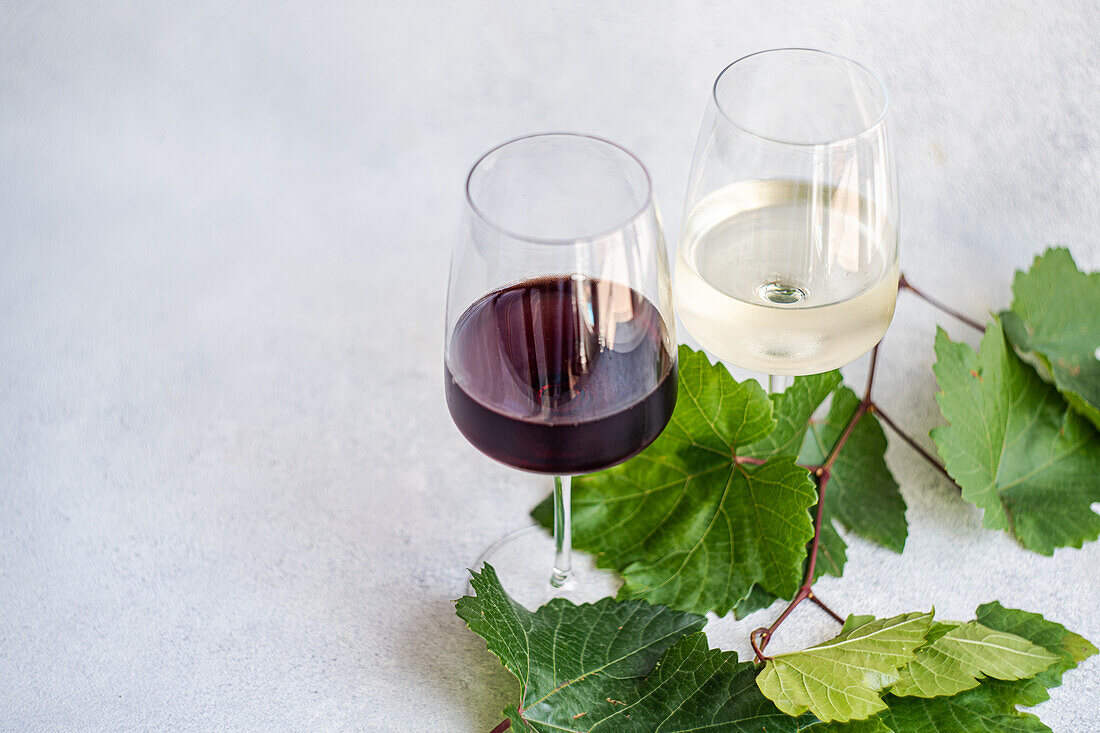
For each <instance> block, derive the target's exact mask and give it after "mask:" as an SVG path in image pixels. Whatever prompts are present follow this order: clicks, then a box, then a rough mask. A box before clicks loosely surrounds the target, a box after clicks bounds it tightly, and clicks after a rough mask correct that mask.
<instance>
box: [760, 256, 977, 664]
mask: <svg viewBox="0 0 1100 733" xmlns="http://www.w3.org/2000/svg"><path fill="white" fill-rule="evenodd" d="M898 288H899V289H900V290H908V291H909V292H911V293H913V294H914V295H916V296H917V297H918V298H921V299H922V300H924V301H925V302H927V303H929V304H930V305H932V306H933V307H935V308H938V309H939V310H941V311H943V312H944V313H946V314H947V315H949V316H952V317H954V318H956V319H958V320H959V321H961V322H962V323H965V324H966V325H968V326H970V327H971V328H974V329H977V330H978V331H981V332H983V333H984V332H985V328H984V327H983V326H982V325H981V324H980V323H978V322H977V321H975V320H973V319H971V318H968V317H967V316H965V315H963V314H962V313H959V312H958V311H956V310H954V309H952V308H949V307H948V306H946V305H944V304H943V303H941V302H939V301H938V300H935V299H934V298H931V297H929V296H928V295H926V294H925V293H924V292H922V291H920V290H918V289H917V288H915V287H913V285H912V283H910V282H909V281H908V280H907V279H906V278H905V275H902V276H901V278H900V279H899V281H898ZM877 364H878V346H877V345H876V346H875V348H874V349H873V350H872V351H871V367H870V369H869V370H868V374H867V388H866V389H865V390H864V392H863V399H862V400H860V403H859V407H857V408H856V411H855V412H854V413H853V414H852V417H851V418H850V419H849V420H848V424H847V425H846V426H845V427H844V432H843V433H841V435H840V439H839V440H837V442H836V445H834V446H833V448H832V450H831V451H830V452H829V456H828V458H826V459H825V462H824V463H822V464H821V466H819V467H817V468H816V469H813V468H810V467H807V468H810V471H811V473H812V474H813V475H814V478H815V479H816V480H817V513H816V516H815V517H814V537H813V540H812V541H811V542H810V549H809V555H808V557H807V561H806V574H805V576H804V579H803V581H802V586H801V587H800V588H799V589H798V592H797V593H796V594H795V596H794V598H792V599H791V602H790V603H789V604H788V605H787V607H786V608H785V609H784V610H783V612H782V613H781V614H779V618H777V619H776V620H775V621H774V622H773V623H772V625H771V626H768V627H761V628H758V629H756V630H755V631H753V632H752V633H751V634H749V643H750V644H751V645H752V650H753V652H754V653H755V654H756V659H757V660H758V661H760V662H766V661H767V660H768V659H770V658H771V657H769V656H767V655H766V654H764V647H766V646H767V645H768V642H769V641H771V639H772V637H773V636H774V635H775V632H776V629H778V628H779V627H780V626H781V625H782V624H783V622H784V621H786V620H787V617H788V616H790V615H791V612H792V611H794V609H795V608H796V607H798V605H799V604H800V603H802V601H804V600H806V599H810V600H811V601H813V602H814V603H815V604H817V606H818V607H820V608H821V609H822V610H823V611H825V612H826V613H828V614H829V615H830V616H832V617H833V619H835V620H836V621H837V623H841V624H842V623H844V619H843V618H841V616H840V615H839V614H837V613H836V612H834V611H833V610H832V609H831V608H829V607H828V606H826V605H825V603H824V602H822V600H821V599H820V598H818V597H817V596H816V595H814V592H813V584H814V570H815V568H816V566H817V554H818V550H819V547H820V543H821V528H822V521H823V519H824V507H825V489H826V487H827V486H828V484H829V477H830V476H831V472H832V468H833V464H834V463H835V462H836V459H837V456H839V455H840V451H841V450H843V449H844V446H845V444H846V443H847V442H848V439H849V438H850V437H851V435H852V431H854V430H855V429H856V425H857V424H858V423H859V421H860V419H861V418H862V417H863V416H864V415H866V414H867V413H868V412H872V413H875V414H876V415H878V417H879V418H881V419H882V421H883V422H884V423H886V425H887V426H888V427H889V428H890V429H891V430H892V431H894V433H896V434H897V435H898V437H900V438H901V439H902V440H904V441H905V443H906V444H907V445H908V446H909V447H910V448H912V449H913V450H915V451H916V452H917V453H918V454H920V455H921V456H922V457H923V458H924V459H925V460H926V461H928V462H929V463H930V464H932V466H934V467H935V468H936V470H937V471H939V472H940V473H942V474H943V475H944V476H946V477H947V479H948V480H949V481H951V483H952V484H955V480H954V479H952V478H951V475H950V474H948V473H947V469H946V468H944V466H943V464H941V463H940V462H939V461H937V460H936V459H935V458H934V457H933V456H932V454H931V453H929V452H928V451H927V450H925V449H924V448H922V447H921V445H920V444H919V443H917V441H916V440H914V439H913V437H912V436H910V435H909V434H908V433H906V432H905V431H904V430H902V429H901V428H900V427H898V425H897V423H895V422H894V421H893V420H892V419H891V418H890V416H889V415H887V414H886V413H884V412H883V411H882V410H881V409H879V407H878V406H877V405H876V404H875V403H874V401H872V399H871V388H872V387H873V386H874V383H875V371H876V367H877ZM955 485H956V488H957V484H955Z"/></svg>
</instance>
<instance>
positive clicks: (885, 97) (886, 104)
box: [710, 46, 890, 148]
mask: <svg viewBox="0 0 1100 733" xmlns="http://www.w3.org/2000/svg"><path fill="white" fill-rule="evenodd" d="M788 51H804V52H807V53H814V54H821V55H822V56H829V57H832V58H834V59H839V60H840V61H843V62H845V63H848V64H851V65H852V66H855V67H857V68H859V69H861V70H862V71H863V72H864V73H865V74H867V76H869V77H870V78H871V79H872V80H874V82H875V84H877V85H878V88H879V89H880V90H881V91H882V109H881V110H879V114H878V117H876V118H875V120H874V122H872V123H871V124H869V125H867V126H866V127H865V128H864V129H863V130H861V131H860V132H857V133H856V134H854V135H846V136H844V137H838V138H835V139H833V140H822V141H819V142H801V141H798V140H784V139H782V138H777V137H770V136H768V135H763V134H761V133H759V132H755V131H753V130H750V129H748V128H747V127H745V126H744V125H742V124H741V123H739V122H737V120H735V119H733V116H732V115H730V114H729V113H728V112H727V111H726V110H724V109H723V108H722V103H721V102H719V101H718V84H719V83H720V82H721V81H722V77H724V76H725V75H726V72H728V71H729V70H730V69H732V68H733V67H734V66H737V64H739V63H741V62H742V61H746V60H748V59H751V58H753V57H754V56H762V55H764V54H771V53H785V52H788ZM710 98H711V101H713V102H714V106H715V107H716V108H717V109H718V112H719V114H721V115H722V117H723V118H725V120H726V121H727V122H729V123H730V124H731V125H733V126H734V127H736V128H737V129H738V130H740V131H742V132H744V133H745V134H746V135H751V136H752V137H755V138H757V139H759V140H764V141H765V142H769V143H776V144H778V145H791V146H798V147H807V148H820V147H828V146H831V145H848V144H851V143H854V142H856V141H858V140H860V139H861V138H864V137H868V136H869V135H871V133H873V132H874V131H875V130H876V129H877V128H879V127H881V126H882V125H883V123H884V122H885V120H886V113H887V111H888V110H889V109H890V91H889V90H888V89H887V88H886V85H885V84H883V83H882V80H881V79H879V78H878V75H877V74H876V73H875V72H873V71H871V70H870V69H868V68H867V67H866V66H865V65H864V64H862V63H860V62H859V61H856V60H855V59H853V58H850V57H848V56H844V55H842V54H839V53H833V52H832V51H824V50H822V49H820V48H810V47H808V46H788V47H779V48H766V49H764V50H762V51H754V52H752V53H750V54H746V55H744V56H742V57H740V58H738V59H736V60H735V61H733V62H731V63H729V64H727V65H726V66H725V68H723V69H722V70H721V71H720V72H718V76H716V77H715V79H714V84H713V85H712V86H711V92H710Z"/></svg>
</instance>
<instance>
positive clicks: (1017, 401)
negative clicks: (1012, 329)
mask: <svg viewBox="0 0 1100 733" xmlns="http://www.w3.org/2000/svg"><path fill="white" fill-rule="evenodd" d="M936 357H937V361H936V364H935V366H934V367H933V369H934V371H935V373H936V379H937V381H938V382H939V385H940V390H941V391H940V393H939V394H937V395H936V400H937V402H939V404H940V410H941V411H942V412H943V416H944V418H945V419H946V420H947V422H948V423H949V424H948V425H945V426H941V427H938V428H935V429H934V430H933V431H932V439H933V440H934V441H935V443H936V446H937V448H938V449H939V453H940V456H941V457H942V458H943V460H944V464H945V466H946V468H947V471H948V473H949V474H950V475H951V477H952V478H953V479H954V480H955V482H956V483H958V485H959V486H960V487H961V488H962V495H963V498H964V499H966V500H967V501H970V502H973V503H974V504H976V505H977V506H978V507H980V508H982V509H984V510H985V512H984V517H983V524H984V525H985V526H986V527H989V528H991V529H1007V530H1010V531H1012V532H1013V534H1015V536H1016V537H1017V539H1019V541H1020V542H1021V543H1022V544H1023V545H1024V546H1025V547H1027V548H1028V549H1030V550H1034V551H1036V552H1040V553H1042V554H1044V555H1050V554H1052V553H1053V552H1054V549H1055V548H1056V547H1065V546H1073V547H1081V545H1082V543H1083V542H1085V541H1086V540H1094V539H1096V537H1097V535H1100V516H1098V515H1097V514H1096V513H1094V512H1093V511H1092V510H1091V508H1090V504H1091V503H1092V502H1095V501H1100V481H1098V480H1097V478H1096V477H1097V475H1098V474H1100V434H1097V432H1096V429H1095V428H1094V427H1093V425H1092V424H1091V423H1089V422H1088V421H1087V420H1085V419H1084V418H1082V417H1081V416H1080V415H1078V414H1077V413H1076V412H1075V411H1073V410H1072V409H1070V408H1068V407H1067V406H1066V403H1065V400H1063V399H1062V397H1061V395H1059V394H1058V391H1057V390H1055V389H1054V388H1053V387H1051V386H1050V385H1048V384H1047V383H1046V382H1044V381H1043V380H1042V379H1040V378H1039V376H1038V375H1037V374H1036V373H1035V370H1034V369H1032V368H1031V367H1029V366H1028V365H1027V364H1025V363H1024V362H1023V361H1021V360H1020V358H1019V357H1018V356H1017V355H1016V353H1015V352H1014V351H1012V349H1010V348H1009V347H1008V344H1007V342H1006V341H1005V337H1004V334H1003V332H1002V330H1001V325H1000V322H999V321H998V320H997V319H996V318H994V319H993V321H992V322H991V323H990V325H989V327H988V328H987V329H986V332H985V336H983V338H982V342H981V349H980V351H979V352H977V353H976V352H975V351H974V350H973V349H972V348H970V347H969V346H967V345H966V344H961V343H954V342H952V341H951V340H950V339H949V338H948V337H947V334H946V333H944V331H943V330H942V329H940V330H938V331H937V333H936Z"/></svg>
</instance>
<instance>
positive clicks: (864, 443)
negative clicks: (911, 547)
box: [799, 387, 908, 561]
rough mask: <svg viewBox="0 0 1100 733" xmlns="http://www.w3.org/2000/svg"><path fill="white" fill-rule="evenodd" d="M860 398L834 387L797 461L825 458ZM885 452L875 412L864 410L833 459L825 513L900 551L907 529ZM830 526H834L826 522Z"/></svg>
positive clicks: (822, 459)
mask: <svg viewBox="0 0 1100 733" xmlns="http://www.w3.org/2000/svg"><path fill="white" fill-rule="evenodd" d="M859 402H860V400H859V397H857V396H856V393H855V392H853V391H852V390H850V389H848V388H847V387H841V388H840V389H839V390H837V392H836V394H834V395H833V404H832V407H831V408H830V410H829V416H828V417H827V418H826V419H825V421H824V422H823V423H815V424H813V425H812V426H811V427H810V432H809V434H808V435H807V436H806V441H805V443H804V444H803V446H802V452H801V454H800V456H799V458H800V460H801V462H802V463H804V464H809V465H812V464H818V463H821V462H823V461H824V460H825V458H826V456H827V455H828V454H829V451H831V450H832V448H833V446H834V445H836V442H837V441H838V440H840V436H841V434H842V433H843V432H844V428H845V427H846V426H847V425H848V421H849V420H850V419H851V417H852V415H854V414H855V412H856V409H857V408H858V407H859ZM885 456H886V435H885V434H884V433H883V432H882V426H881V425H879V422H878V420H877V419H876V418H875V416H874V415H872V414H870V413H868V414H865V415H864V416H863V417H861V418H860V420H859V422H858V423H856V426H855V428H854V429H853V430H852V434H851V436H849V438H848V442H847V443H846V444H845V445H844V450H842V451H841V452H840V454H839V455H838V456H837V459H836V463H834V464H833V469H832V475H831V477H830V478H829V483H828V485H827V487H826V491H825V516H826V517H827V518H829V519H835V520H836V521H838V522H840V524H842V525H843V526H844V527H846V528H847V529H848V530H849V531H850V532H853V533H855V534H857V535H859V536H860V537H863V538H865V539H868V540H871V541H872V542H875V543H877V544H880V545H882V546H883V547H886V548H888V549H891V550H893V551H894V552H901V551H902V549H904V547H905V538H906V536H907V535H908V525H907V524H906V521H905V500H904V499H902V497H901V492H900V490H899V488H898V482H897V481H895V480H894V476H893V474H891V473H890V469H889V468H888V467H887V466H886V459H885ZM830 524H831V523H830ZM829 530H830V531H835V530H832V527H831V526H830V527H829ZM823 531H824V530H823ZM819 561H820V558H819Z"/></svg>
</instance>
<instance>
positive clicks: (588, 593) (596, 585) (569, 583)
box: [466, 524, 621, 611]
mask: <svg viewBox="0 0 1100 733" xmlns="http://www.w3.org/2000/svg"><path fill="white" fill-rule="evenodd" d="M485 563H489V564H490V565H492V566H493V569H494V570H496V571H497V576H498V577H499V578H500V583H501V585H503V586H504V590H506V591H507V592H508V595H510V596H511V597H512V598H513V599H514V600H515V601H516V602H517V603H519V604H521V605H523V606H524V607H525V608H527V609H528V610H531V611H533V610H535V609H536V608H538V607H539V606H542V605H543V604H545V603H546V602H548V601H550V600H551V599H553V598H565V599H567V600H570V601H572V602H573V603H592V602H594V601H598V600H599V599H601V598H604V597H606V596H612V595H615V593H616V592H618V590H619V585H620V584H621V583H620V581H619V579H618V577H617V576H615V574H614V573H610V572H608V571H606V570H600V569H598V568H597V567H596V566H595V564H594V563H593V561H592V558H591V557H590V556H589V555H587V554H585V553H583V552H576V551H574V552H573V567H572V568H571V570H570V571H569V575H568V577H564V578H563V577H561V576H560V574H559V573H557V572H556V571H555V569H554V567H553V565H554V538H553V537H551V536H550V535H549V534H548V533H547V532H546V530H544V529H543V528H542V527H540V526H538V525H536V524H532V525H529V526H527V527H522V528H520V529H517V530H516V531H514V532H509V533H508V534H506V535H504V536H503V537H501V538H500V539H499V540H497V541H496V542H494V543H493V544H491V545H489V547H488V548H486V550H485V552H483V553H481V557H479V558H478V559H477V561H476V562H475V563H474V565H473V569H474V570H477V571H479V572H480V571H481V568H482V566H483V565H484V564H485ZM559 584H560V585H559ZM473 592H474V590H473V588H472V587H471V586H470V584H469V583H467V584H466V593H467V594H468V595H473Z"/></svg>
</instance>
